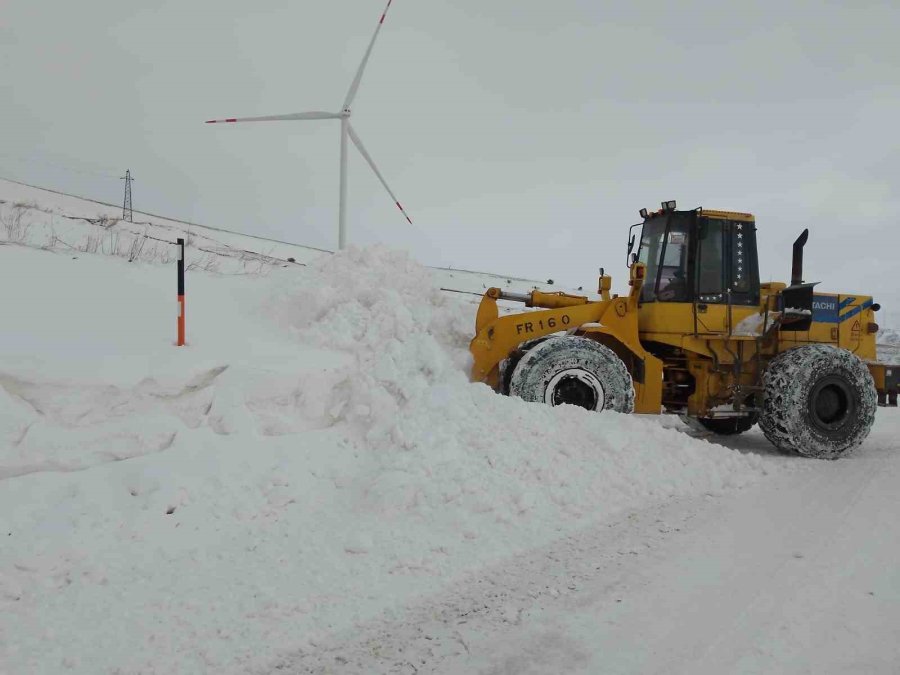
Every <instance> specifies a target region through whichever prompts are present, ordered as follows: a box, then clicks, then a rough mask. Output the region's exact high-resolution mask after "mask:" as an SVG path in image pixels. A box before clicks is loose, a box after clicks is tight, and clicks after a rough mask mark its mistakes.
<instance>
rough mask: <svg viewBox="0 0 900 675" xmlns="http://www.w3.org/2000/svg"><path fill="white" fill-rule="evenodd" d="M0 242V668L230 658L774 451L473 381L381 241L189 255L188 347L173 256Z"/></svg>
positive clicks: (444, 308) (314, 639)
mask: <svg viewBox="0 0 900 675" xmlns="http://www.w3.org/2000/svg"><path fill="white" fill-rule="evenodd" d="M0 264H2V265H3V266H4V269H7V270H9V271H10V273H11V274H12V275H13V278H16V277H17V276H18V275H24V274H26V273H27V274H29V275H30V276H29V278H30V279H32V280H33V283H30V284H27V285H24V286H23V287H20V288H15V289H13V288H8V287H7V288H2V289H0V294H2V300H3V303H4V307H5V308H6V318H7V320H8V321H9V325H10V326H15V331H5V332H4V333H3V334H2V335H0V410H2V412H0V435H2V436H0V437H2V441H3V443H4V445H3V447H2V448H0V466H2V467H3V475H2V476H0V534H3V535H4V539H5V541H4V544H5V545H4V546H3V547H2V548H0V616H2V617H4V618H3V619H0V630H2V633H3V640H0V671H9V672H56V671H59V670H61V669H63V668H70V669H72V670H74V671H76V672H85V673H92V672H107V671H112V670H116V669H119V670H122V671H125V672H135V671H146V672H148V671H156V672H184V671H213V670H214V671H216V672H246V671H247V670H248V669H249V668H251V667H253V666H256V665H262V666H265V665H266V664H270V663H271V662H272V659H274V658H275V657H276V656H277V653H278V651H280V650H287V651H290V650H295V649H316V645H318V644H321V641H322V640H323V639H325V638H327V637H328V635H329V634H331V633H333V632H334V631H339V630H346V629H348V628H351V627H352V626H353V625H354V623H356V622H359V621H364V620H366V619H369V618H371V617H374V616H377V615H379V614H381V613H383V612H385V611H387V610H388V609H389V608H390V607H391V606H393V605H395V604H396V603H402V602H406V601H411V600H413V599H415V598H416V597H418V596H421V595H422V594H426V593H431V592H435V591H437V590H438V589H439V588H441V587H442V586H443V585H445V584H447V583H449V582H450V581H452V580H453V579H456V578H458V577H459V576H460V575H461V574H463V573H464V572H466V571H471V570H474V569H478V568H479V567H481V566H483V565H486V564H488V563H491V562H493V561H496V560H498V559H500V558H502V557H505V556H510V555H515V554H516V553H518V552H521V551H524V550H528V549H531V548H533V547H535V546H538V545H540V544H542V543H546V542H549V541H551V540H553V539H555V538H557V537H560V536H562V535H564V534H566V533H567V532H571V531H573V530H575V529H577V528H580V527H583V526H586V525H588V524H589V523H592V522H595V521H597V520H600V519H604V518H609V517H611V516H613V515H615V514H617V513H620V512H621V511H622V509H627V508H642V507H645V506H647V505H648V504H650V503H653V502H656V501H658V500H662V499H667V498H670V497H673V496H678V495H685V496H687V495H702V494H710V493H713V494H715V493H718V492H721V491H723V490H727V489H731V488H734V487H738V486H742V485H746V484H748V483H750V482H752V481H755V480H757V479H758V478H759V477H760V476H762V475H763V474H765V473H766V472H767V471H768V470H769V469H770V467H773V466H778V465H782V464H784V463H785V461H786V460H773V459H764V458H761V457H759V456H756V455H750V454H746V455H745V454H741V453H738V452H734V451H731V450H728V449H726V448H723V447H721V446H719V445H715V444H712V443H709V442H707V441H705V440H698V439H695V438H692V437H691V436H689V435H687V434H684V433H678V432H677V431H674V430H672V429H667V428H665V427H664V426H663V425H661V424H659V422H658V421H657V420H656V419H653V418H640V417H637V416H622V415H616V414H612V413H609V414H603V415H597V414H592V413H587V412H585V411H583V410H580V409H577V408H557V409H552V408H549V407H546V406H542V405H537V404H526V403H524V402H522V401H520V400H517V399H510V398H506V397H502V396H499V395H496V394H494V393H493V392H492V391H491V390H490V389H489V388H487V387H486V386H483V385H472V384H470V383H469V382H468V380H467V370H468V361H469V356H468V352H467V349H466V346H467V343H468V340H469V337H470V332H471V330H472V326H473V324H474V310H475V306H474V305H472V304H471V303H468V302H464V301H460V300H458V299H457V298H456V297H455V296H451V295H447V294H445V293H441V292H440V291H438V290H437V289H436V287H435V286H434V285H433V276H432V272H430V271H429V270H427V269H426V268H423V267H421V266H419V265H418V264H417V263H415V262H414V261H412V260H411V259H409V257H408V256H407V255H405V254H403V253H398V252H394V251H389V250H385V249H381V248H373V249H365V250H349V251H346V252H343V253H341V254H338V255H334V256H322V257H320V258H318V259H316V260H313V261H311V263H310V265H309V267H305V268H299V267H290V268H273V269H272V271H271V273H270V274H268V275H267V276H265V277H259V276H245V277H234V276H231V277H221V276H216V275H211V274H205V273H202V272H196V273H194V274H193V275H192V276H191V277H190V280H189V289H190V290H189V299H190V301H189V313H188V316H189V319H188V336H189V342H190V346H189V347H188V348H187V349H176V348H174V347H172V346H171V338H172V331H173V330H174V317H173V314H174V313H173V312H172V306H173V305H174V300H173V298H172V290H173V289H172V279H171V268H163V267H160V266H154V265H142V264H128V263H127V262H125V261H123V260H120V259H115V258H110V257H108V256H101V255H93V256H92V255H87V254H85V255H80V256H69V255H60V254H58V253H53V252H48V251H45V252H41V251H35V250H33V249H26V248H23V247H12V246H0ZM110 280H114V283H112V282H111V281H110ZM160 289H162V290H160ZM98 298H102V300H103V302H102V303H98V302H97V299H98ZM35 307H43V308H47V311H42V312H35V311H34V308H35ZM110 308H114V311H111V309H110ZM51 309H52V311H50V310H51ZM54 326H56V327H57V330H56V331H55V332H54V330H53V327H54ZM60 326H62V329H59V327H60Z"/></svg>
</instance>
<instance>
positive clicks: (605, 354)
mask: <svg viewBox="0 0 900 675" xmlns="http://www.w3.org/2000/svg"><path fill="white" fill-rule="evenodd" d="M509 393H510V395H512V396H518V397H520V398H522V399H524V400H526V401H539V402H544V403H548V404H550V405H561V404H563V403H568V404H570V405H578V406H580V407H582V408H586V409H587V410H599V411H602V410H613V411H615V412H623V413H630V412H632V411H633V410H634V384H633V383H632V381H631V375H630V374H629V372H628V368H627V367H626V366H625V364H624V363H623V362H622V359H620V358H619V357H618V356H617V355H616V353H615V352H614V351H613V350H611V349H610V348H609V347H606V346H604V345H601V344H600V343H599V342H597V341H595V340H591V339H590V338H586V337H581V336H565V337H555V338H553V339H550V340H546V341H544V342H541V343H539V344H537V345H535V346H534V347H532V348H531V349H529V350H528V351H527V352H526V353H525V354H524V355H523V356H522V358H521V359H520V360H519V362H518V364H517V365H516V366H515V370H513V373H512V377H510V380H509Z"/></svg>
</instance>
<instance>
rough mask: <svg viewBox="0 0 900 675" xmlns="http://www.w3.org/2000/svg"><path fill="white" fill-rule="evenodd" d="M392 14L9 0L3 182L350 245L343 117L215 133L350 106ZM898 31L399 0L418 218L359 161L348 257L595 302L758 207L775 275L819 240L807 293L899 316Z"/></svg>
mask: <svg viewBox="0 0 900 675" xmlns="http://www.w3.org/2000/svg"><path fill="white" fill-rule="evenodd" d="M383 9H384V1H383V0H319V1H317V2H309V1H306V0H292V1H290V2H288V1H279V2H274V1H272V2H258V3H248V2H246V0H241V2H233V1H231V0H215V2H213V1H212V0H193V1H187V0H180V1H178V2H175V1H165V2H161V1H154V0H147V1H146V2H142V3H140V4H138V3H127V2H121V0H83V1H82V2H77V3H75V2H49V1H48V0H28V1H25V0H4V2H3V11H2V13H0V22H2V25H0V46H2V65H0V69H2V71H0V75H2V77H0V90H2V98H0V106H2V121H3V143H2V145H0V176H3V177H8V178H13V179H18V180H22V181H25V182H29V183H33V184H36V185H40V186H45V187H51V188H56V189H61V190H64V191H69V192H74V193H77V194H82V195H84V196H90V197H93V198H97V199H102V200H106V201H113V202H116V201H120V200H121V194H122V181H120V180H118V176H120V175H123V174H124V171H125V169H126V168H130V169H131V170H132V172H133V173H134V175H135V176H136V179H137V182H136V183H135V186H134V204H135V208H142V209H146V210H149V211H152V212H156V213H160V214H163V215H170V216H173V217H180V218H185V219H190V220H195V221H198V222H201V223H204V224H210V225H215V226H220V227H226V228H229V229H234V230H238V231H243V232H247V233H252V234H258V235H263V236H271V237H275V238H279V239H284V240H288V241H293V242H297V243H303V244H309V245H313V246H318V247H323V248H334V247H335V246H336V240H337V203H338V200H337V180H338V152H339V126H340V125H339V123H338V122H337V121H336V120H326V121H315V122H308V121H307V122H279V123H268V124H246V125H218V126H214V125H204V124H203V121H204V120H205V119H210V118H214V117H232V116H244V115H261V114H279V113H289V112H298V111H306V110H329V111H331V110H333V111H337V110H339V109H340V106H341V103H342V101H343V98H344V96H345V94H346V91H347V88H348V86H349V84H350V81H351V79H352V77H353V74H354V72H355V70H356V67H357V65H358V64H359V61H360V60H361V58H362V55H363V52H364V51H365V48H366V45H367V43H368V40H369V38H370V37H371V34H372V31H373V30H374V27H375V24H376V23H377V20H378V18H379V16H380V15H381V12H382V11H383ZM898 36H900V3H898V2H896V0H893V1H891V2H867V1H866V0H862V1H855V2H852V3H851V2H784V1H778V2H774V1H762V2H755V3H748V2H739V3H729V2H720V1H719V2H679V3H670V2H662V1H659V0H657V1H656V2H641V1H637V2H623V3H603V2H598V1H596V0H593V1H589V0H542V1H540V2H538V1H536V0H489V1H485V0H454V1H452V2H451V1H450V0H432V1H425V0H395V1H394V3H393V5H392V6H391V9H390V12H389V14H388V18H387V21H386V22H385V24H384V28H383V30H382V32H381V35H380V38H379V41H378V43H377V45H376V47H375V51H374V53H373V55H372V58H371V61H370V63H369V67H368V70H367V72H366V76H365V78H364V80H363V83H362V87H361V89H360V92H359V95H358V97H357V99H356V102H355V104H354V107H353V112H354V117H353V119H354V127H355V129H356V130H357V132H358V133H359V135H360V136H361V138H362V139H363V141H364V142H365V144H366V146H367V148H368V150H369V151H370V152H371V154H372V155H373V157H374V159H375V161H376V163H378V164H379V166H380V168H381V170H382V172H383V174H384V175H385V177H386V179H387V181H388V183H389V184H390V185H391V187H392V188H393V190H394V192H395V193H396V194H397V196H398V197H399V198H400V200H401V201H402V202H403V203H404V206H406V207H407V210H408V211H409V213H410V215H411V216H412V218H413V221H414V225H413V226H412V227H410V226H409V225H408V224H407V223H406V221H405V220H404V219H403V218H402V216H401V215H400V214H399V212H397V210H396V209H395V207H394V206H393V205H392V203H391V201H390V199H389V198H388V196H387V195H386V194H385V192H384V190H383V188H382V187H381V185H380V184H379V183H378V182H377V179H376V178H375V177H374V175H373V174H372V172H371V171H370V169H369V167H368V166H367V165H366V164H365V163H364V162H363V160H362V158H361V157H360V156H359V155H358V154H357V153H356V152H355V151H354V150H353V149H352V148H351V154H350V171H349V210H348V228H349V239H350V241H351V242H352V243H356V244H369V243H373V242H383V243H385V244H387V245H390V246H393V247H400V248H407V249H409V250H411V251H412V252H413V254H414V255H415V256H416V257H417V258H418V259H419V260H421V261H422V262H424V263H428V264H432V265H453V266H456V267H463V268H470V269H479V270H485V271H496V272H501V273H506V274H517V275H522V276H528V277H533V278H548V277H552V278H554V279H557V280H559V281H561V282H566V283H569V284H573V285H576V286H577V285H581V284H584V285H586V286H591V285H593V283H594V276H595V274H596V269H597V267H598V266H600V265H604V266H606V268H607V269H608V270H610V271H612V272H613V273H614V275H616V276H617V277H618V279H619V281H621V279H622V278H623V275H624V254H625V247H624V244H625V235H626V231H627V228H628V226H629V225H630V224H632V223H633V222H636V221H637V211H638V210H639V209H640V208H641V207H642V206H647V207H655V206H657V205H658V203H659V201H661V200H664V199H673V198H674V199H676V200H678V204H679V207H683V208H693V207H696V206H704V207H707V208H722V209H731V210H739V211H750V212H752V213H754V214H756V216H757V225H758V228H759V241H760V246H761V248H762V253H761V259H762V263H761V264H762V274H763V278H764V279H768V278H773V279H776V280H777V279H781V280H786V278H787V277H788V276H789V274H790V246H791V243H792V241H793V240H794V238H795V237H796V236H797V235H798V234H799V232H800V231H801V230H802V229H803V228H804V227H807V226H809V227H810V229H811V238H810V243H809V245H808V246H807V255H806V260H807V273H806V275H805V276H806V277H807V279H808V280H822V281H823V282H824V284H823V286H822V287H821V288H822V290H845V291H855V292H860V291H862V292H870V293H873V294H875V295H876V296H877V298H878V299H881V301H882V303H883V304H884V305H885V307H886V309H887V310H888V311H891V309H892V308H893V310H894V316H895V317H896V319H894V323H896V324H900V293H897V292H896V291H894V290H893V289H892V286H893V285H895V284H896V283H897V277H898V260H900V225H898V223H897V215H896V212H897V210H898V209H900V203H898V202H900V200H898V197H900V133H898V120H900V37H898ZM617 286H619V284H617ZM889 304H890V305H892V307H889V306H888V305H889ZM884 318H885V317H884V315H882V320H884Z"/></svg>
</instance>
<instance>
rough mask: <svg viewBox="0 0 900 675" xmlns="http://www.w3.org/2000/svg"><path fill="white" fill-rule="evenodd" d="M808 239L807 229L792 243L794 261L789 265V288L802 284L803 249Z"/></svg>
mask: <svg viewBox="0 0 900 675" xmlns="http://www.w3.org/2000/svg"><path fill="white" fill-rule="evenodd" d="M808 239H809V229H808V228H807V229H805V230H803V233H802V234H801V235H800V236H799V237H797V241H795V242H794V259H793V263H792V265H791V286H797V285H798V284H802V283H803V247H804V246H806V242H807V240H808Z"/></svg>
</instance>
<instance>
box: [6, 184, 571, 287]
mask: <svg viewBox="0 0 900 675" xmlns="http://www.w3.org/2000/svg"><path fill="white" fill-rule="evenodd" d="M178 237H182V238H184V239H185V240H186V242H187V245H188V248H187V259H188V263H189V266H190V267H192V268H194V269H203V270H206V271H212V272H219V273H224V274H246V273H258V272H260V271H264V270H265V268H266V267H267V266H271V265H286V264H297V265H305V264H307V263H309V262H310V261H312V260H315V259H316V258H317V257H319V256H321V255H323V254H330V251H324V250H322V249H316V248H310V247H308V246H301V245H299V244H290V243H287V242H283V241H274V240H271V239H263V238H260V237H255V236H252V235H245V234H238V233H236V232H231V231H228V230H223V229H219V228H215V227H209V226H206V225H198V224H196V223H190V222H187V221H182V220H173V219H171V218H163V217H161V216H156V215H153V214H148V213H143V212H139V211H135V212H134V222H133V223H131V222H128V221H125V220H122V208H121V207H120V206H116V205H113V204H106V203H103V202H97V201H93V200H90V199H84V198H82V197H75V196H72V195H67V194H62V193H59V192H55V191H52V190H46V189H43V188H37V187H32V186H29V185H23V184H22V183H17V182H14V181H10V180H5V179H2V178H0V241H6V242H11V243H19V244H25V245H29V246H35V247H39V248H44V249H50V250H57V251H62V252H65V251H70V252H76V253H84V252H88V253H100V254H104V255H113V256H116V257H121V258H125V259H126V260H140V261H142V262H152V263H166V262H171V261H172V260H173V259H174V255H175V249H174V246H169V244H170V243H174V242H175V240H176V239H177V238H178ZM289 260H292V261H294V262H288V261H289ZM432 272H433V277H434V283H435V285H437V286H439V287H440V288H445V289H447V291H448V292H457V293H461V294H469V293H476V294H478V295H480V294H481V293H483V292H484V290H485V289H487V288H490V287H491V286H500V287H503V288H508V289H510V290H516V291H522V290H530V289H532V288H535V287H537V288H546V289H554V287H553V286H551V285H548V284H546V281H548V280H547V279H543V280H531V279H522V278H518V277H514V276H508V275H500V274H491V273H485V272H474V271H469V270H457V269H444V268H433V269H432Z"/></svg>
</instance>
